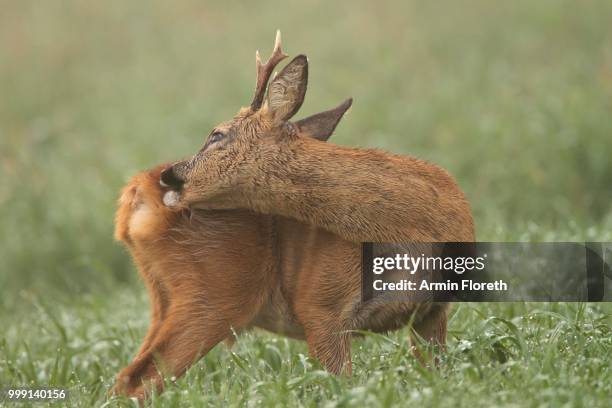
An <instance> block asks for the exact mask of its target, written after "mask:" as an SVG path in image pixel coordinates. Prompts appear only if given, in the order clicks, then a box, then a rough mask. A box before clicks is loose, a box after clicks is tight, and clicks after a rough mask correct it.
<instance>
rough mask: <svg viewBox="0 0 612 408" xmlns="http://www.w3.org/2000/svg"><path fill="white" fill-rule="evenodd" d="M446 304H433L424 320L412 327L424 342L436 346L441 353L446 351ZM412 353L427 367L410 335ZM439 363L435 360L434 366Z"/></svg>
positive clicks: (412, 336) (414, 340)
mask: <svg viewBox="0 0 612 408" xmlns="http://www.w3.org/2000/svg"><path fill="white" fill-rule="evenodd" d="M448 309H449V307H448V304H435V305H433V310H432V311H431V312H430V313H429V314H428V315H427V316H425V318H424V319H423V320H422V321H421V322H419V323H418V324H415V325H414V326H413V329H414V331H415V332H416V333H417V334H418V335H419V336H420V337H422V338H423V339H424V340H425V341H427V342H429V343H430V344H431V345H433V346H438V347H439V348H440V350H441V351H445V350H446V330H447V324H448ZM410 343H411V344H412V347H411V348H412V352H413V354H414V356H415V357H416V358H417V359H418V360H419V362H420V363H421V364H423V365H427V364H426V361H425V359H424V358H423V355H422V353H421V351H420V350H419V345H418V344H417V341H416V339H415V336H414V334H411V335H410ZM438 363H439V361H438V359H437V358H436V359H435V364H436V365H438Z"/></svg>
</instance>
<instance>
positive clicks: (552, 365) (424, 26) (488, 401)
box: [0, 0, 612, 407]
mask: <svg viewBox="0 0 612 408" xmlns="http://www.w3.org/2000/svg"><path fill="white" fill-rule="evenodd" d="M226 3H227V2H221V1H214V2H206V4H204V3H203V2H196V1H187V2H180V3H177V2H172V3H170V2H161V1H155V2H145V1H131V2H125V1H118V0H111V1H107V2H98V3H93V2H85V1H80V2H78V1H54V2H35V1H29V0H28V1H19V2H9V1H3V2H1V3H0V4H1V5H2V13H0V95H2V97H1V98H0V180H1V181H0V185H1V188H0V240H1V241H0V243H1V245H0V328H1V329H0V387H2V386H7V385H13V386H25V385H54V386H64V387H68V388H69V390H70V393H71V405H74V406H91V405H95V406H100V405H103V404H105V401H106V399H105V393H106V390H107V389H108V387H109V386H110V385H111V383H112V381H113V377H114V375H115V374H116V372H117V371H118V370H119V369H120V368H121V367H123V366H125V365H126V364H127V362H128V361H129V359H130V357H131V355H132V353H133V352H134V351H135V350H136V347H137V345H138V342H139V341H140V338H141V337H142V335H143V333H144V330H145V329H146V326H147V319H148V315H147V313H148V308H147V299H146V296H145V294H144V289H143V288H142V287H141V284H140V283H139V281H138V279H137V277H136V272H135V269H134V267H133V266H132V264H131V261H130V259H129V257H128V256H127V253H126V252H125V251H124V250H123V249H122V248H121V247H120V246H119V245H117V244H116V243H114V242H113V241H112V228H113V212H114V209H115V200H116V198H117V194H118V191H119V189H120V187H121V186H122V184H123V183H125V182H126V181H127V179H128V177H129V176H130V175H132V174H134V173H135V172H137V171H139V170H142V169H145V168H148V167H151V166H152V165H154V164H156V163H159V162H164V161H173V160H176V159H178V158H180V157H183V156H186V155H189V154H191V153H193V152H195V151H196V149H198V148H199V147H200V146H201V144H202V142H203V139H204V137H205V136H206V135H207V134H208V131H209V129H210V128H211V127H212V126H213V125H215V124H216V123H217V122H218V121H220V120H223V119H226V118H229V117H230V116H231V115H232V114H234V113H235V112H236V111H237V109H238V108H239V107H240V106H241V105H246V104H248V102H249V101H250V97H251V93H252V89H253V85H254V80H255V78H254V76H255V72H254V71H255V70H254V51H255V49H261V50H262V52H263V53H264V55H267V53H268V52H269V49H270V48H271V46H272V40H273V36H274V30H275V29H276V28H280V29H281V30H282V32H283V44H284V49H285V51H287V52H288V53H290V54H292V55H295V54H298V53H306V54H307V55H308V56H309V58H310V81H309V84H310V86H309V92H308V94H307V97H306V102H305V104H304V107H303V109H302V112H301V113H300V114H298V116H306V115H308V114H311V113H314V112H317V111H320V110H323V109H327V108H329V107H332V106H334V105H335V104H337V103H338V102H340V101H341V100H343V99H344V98H345V97H347V96H353V97H354V99H355V102H354V105H353V109H352V110H351V113H350V115H348V116H347V117H346V118H345V119H344V120H343V123H342V124H341V125H340V127H339V128H338V130H337V134H336V135H335V136H333V141H334V142H335V143H339V144H344V145H352V146H365V147H380V148H384V149H387V150H391V151H394V152H397V153H405V154H412V155H415V156H418V157H421V158H425V159H429V160H431V161H434V162H436V163H438V164H440V165H442V166H444V167H446V168H447V169H449V170H450V171H451V173H453V174H454V175H455V176H456V178H457V180H458V181H459V183H460V184H461V186H462V187H463V188H464V190H465V191H466V193H467V195H468V197H469V199H470V201H471V203H472V206H473V210H474V215H475V221H476V227H477V236H478V239H479V240H482V241H487V240H488V241H572V240H578V241H580V240H599V241H612V188H611V186H612V161H611V160H610V157H612V120H611V118H612V25H610V21H612V2H609V1H605V0H601V1H595V0H588V1H582V2H579V3H577V2H572V1H552V0H550V1H549V0H544V1H538V2H532V1H523V0H520V1H514V2H505V3H502V2H490V1H485V0H461V1H454V2H447V3H446V4H440V3H439V2H418V1H408V2H406V1H397V2H389V3H387V2H376V5H374V4H375V3H373V2H370V1H365V0H363V1H353V2H333V3H332V2H323V1H315V2H309V4H308V5H306V4H304V2H302V3H295V4H293V3H292V4H288V3H282V4H280V3H278V2H272V1H258V2H239V3H236V4H233V5H228V4H226ZM430 3H431V4H430ZM611 325H612V305H610V304H586V305H585V304H462V305H458V306H457V307H456V308H455V310H454V312H453V317H452V320H451V322H450V345H449V351H448V353H447V354H446V355H445V356H442V364H441V368H440V370H438V371H433V372H431V371H425V370H422V369H421V368H420V367H419V366H418V365H417V364H416V363H415V361H414V360H413V359H412V358H411V356H410V355H409V353H407V351H406V348H407V347H406V340H407V332H406V331H405V330H404V331H401V332H397V333H394V334H391V335H389V336H368V337H367V338H365V339H364V340H359V341H355V343H354V348H353V361H354V367H355V374H354V376H353V377H352V378H334V377H331V376H329V375H327V374H326V373H325V372H323V371H322V369H321V367H320V366H319V365H318V364H317V363H316V362H315V361H312V360H310V359H308V358H307V357H306V356H307V353H306V347H305V344H303V343H300V342H295V341H290V340H286V339H284V338H280V337H276V336H272V335H268V334H265V333H259V332H257V333H250V334H246V335H244V336H242V337H241V338H240V341H239V342H238V343H237V345H236V346H235V348H234V349H233V350H231V351H228V350H226V349H224V348H223V347H217V348H216V349H214V350H213V351H212V352H211V353H210V354H209V355H208V356H207V357H206V358H205V359H204V360H203V361H202V362H201V363H199V364H197V365H196V366H195V367H194V368H193V369H192V370H190V371H189V373H188V375H187V376H186V377H184V378H182V379H180V380H179V381H178V382H177V383H176V386H172V387H170V389H169V390H168V392H166V393H165V394H163V395H162V396H161V397H160V398H159V399H158V400H156V401H155V405H159V406H161V405H162V404H163V405H165V404H166V403H172V404H173V405H174V406H192V405H198V404H200V403H202V404H204V403H209V404H211V405H218V406H228V405H229V406H232V405H233V406H236V405H263V406H270V405H276V406H284V405H289V406H293V405H304V406H317V405H323V406H353V405H355V406H358V405H363V404H367V405H368V406H385V407H386V406H394V405H397V406H406V405H408V404H411V405H417V406H419V405H425V406H428V405H429V406H431V405H436V404H439V405H442V406H444V405H453V406H470V407H475V406H561V405H567V406H606V405H607V404H609V398H610V395H612V372H611V369H610V363H611V362H612V355H611V350H612V330H611ZM128 404H129V402H127V401H115V400H111V401H110V402H109V405H111V406H114V405H128ZM0 405H1V403H0Z"/></svg>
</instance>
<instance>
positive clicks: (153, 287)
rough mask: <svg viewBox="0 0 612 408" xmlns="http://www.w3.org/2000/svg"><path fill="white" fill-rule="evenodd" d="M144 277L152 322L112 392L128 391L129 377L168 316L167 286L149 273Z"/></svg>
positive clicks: (118, 377)
mask: <svg viewBox="0 0 612 408" xmlns="http://www.w3.org/2000/svg"><path fill="white" fill-rule="evenodd" d="M143 278H144V280H145V285H146V287H147V291H148V293H149V302H150V303H151V322H150V323H149V328H148V329H147V334H146V335H145V337H144V339H143V340H142V343H141V345H140V347H139V348H138V351H137V352H136V354H135V355H134V358H133V359H132V362H131V363H130V364H129V365H128V366H127V367H125V368H124V369H123V370H121V372H119V374H117V380H116V383H115V386H114V387H113V389H112V390H111V393H123V392H125V391H126V389H125V388H126V387H127V385H128V383H129V379H130V378H132V377H133V376H134V373H133V371H134V369H135V367H137V366H138V362H139V361H141V360H142V358H143V355H144V354H145V353H146V351H147V350H149V348H150V347H151V344H152V343H153V341H154V340H155V338H156V337H157V334H158V333H159V330H160V328H161V326H162V323H163V322H164V320H165V318H166V316H167V312H168V306H169V299H168V293H167V290H166V288H165V287H164V286H163V284H162V283H161V282H160V281H158V280H156V279H154V277H153V276H151V275H149V274H147V273H145V274H143Z"/></svg>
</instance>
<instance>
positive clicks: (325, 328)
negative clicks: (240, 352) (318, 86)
mask: <svg viewBox="0 0 612 408" xmlns="http://www.w3.org/2000/svg"><path fill="white" fill-rule="evenodd" d="M319 119H320V118H319ZM338 119H339V118H338ZM325 122H328V121H325ZM312 124H313V126H314V122H313V123H312ZM319 130H320V128H319ZM326 132H327V131H326ZM165 167H167V166H158V167H157V168H155V169H153V170H151V171H149V172H145V173H141V174H138V175H136V176H135V177H134V178H133V179H132V180H131V181H130V182H129V184H128V185H127V186H126V187H125V188H124V189H123V192H122V194H121V198H120V200H119V208H118V210H117V215H116V221H115V237H116V239H118V240H120V241H122V242H123V243H124V244H125V245H126V246H127V248H128V249H129V251H130V253H131V255H132V257H133V259H134V261H135V263H136V265H137V267H138V270H139V272H140V275H141V277H142V279H143V280H144V282H145V284H146V287H147V289H148V292H149V298H150V302H151V323H150V326H149V329H148V332H147V334H146V336H145V338H144V340H143V342H142V345H141V346H140V349H139V351H138V352H137V353H136V356H135V357H134V359H133V361H132V362H131V363H130V364H129V365H128V366H127V367H126V368H124V369H123V370H122V371H121V372H120V373H119V374H118V376H117V382H116V384H115V386H114V388H113V390H112V392H114V393H125V394H127V395H128V396H131V397H136V398H138V399H139V400H141V401H142V400H144V399H145V398H146V397H147V395H148V394H149V393H150V392H151V391H152V390H157V391H161V390H162V389H163V385H164V382H163V377H162V373H164V374H168V375H171V376H180V375H182V374H183V373H184V372H185V371H186V370H187V368H188V367H189V366H190V365H191V364H193V363H194V362H195V361H197V359H199V358H200V357H202V356H203V355H205V354H206V353H207V352H208V351H209V350H210V349H211V348H213V347H214V346H215V345H216V344H217V343H219V342H220V341H222V340H224V339H228V338H231V337H232V334H233V332H234V330H235V331H240V330H244V329H247V328H249V327H252V326H257V327H261V328H264V329H267V330H269V331H272V332H276V333H280V334H284V335H287V336H290V337H293V338H297V339H305V340H306V342H307V344H308V349H309V352H310V354H311V355H312V356H313V357H315V358H317V359H318V360H319V361H320V362H321V363H322V364H323V365H324V366H325V368H326V369H327V370H329V371H330V372H332V373H334V374H340V373H346V374H350V373H351V357H350V343H351V337H352V331H354V330H372V331H376V332H384V331H388V330H394V329H398V328H400V327H402V326H404V325H406V324H407V323H409V322H411V321H412V323H413V329H414V331H415V332H416V333H418V334H419V336H421V337H422V338H424V339H426V340H428V341H429V342H431V343H432V344H437V345H439V346H441V347H444V344H445V339H446V323H447V307H446V305H445V304H435V303H419V302H418V301H414V300H410V299H407V298H402V299H401V300H397V299H395V298H392V297H391V296H389V297H387V298H386V299H385V298H383V297H377V298H375V299H373V300H370V301H362V299H361V245H360V244H359V243H355V242H351V241H347V240H344V239H341V238H340V237H338V236H337V235H335V234H333V233H331V232H328V231H326V230H323V229H317V228H315V227H312V226H308V225H305V224H302V223H299V222H297V221H294V220H291V219H287V218H283V217H278V216H266V215H260V214H256V213H253V212H250V211H246V210H188V209H177V208H168V207H166V206H165V205H164V204H163V202H162V200H163V197H164V194H165V193H166V192H167V189H165V188H163V187H162V186H160V184H159V177H160V172H161V171H162V170H163V169H164V168H165ZM413 250H414V251H417V250H418V251H420V249H417V248H416V247H413ZM411 341H414V338H413V337H411ZM413 350H414V351H415V353H416V354H417V357H419V355H418V353H417V349H416V348H413Z"/></svg>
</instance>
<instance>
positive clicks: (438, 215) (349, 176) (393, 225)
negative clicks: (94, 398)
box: [162, 41, 475, 242]
mask: <svg viewBox="0 0 612 408" xmlns="http://www.w3.org/2000/svg"><path fill="white" fill-rule="evenodd" d="M277 44H278V41H277ZM276 50H277V47H275V51H276ZM307 81H308V61H307V59H306V57H304V56H298V57H296V58H295V59H294V60H293V61H291V62H290V63H289V64H288V65H287V66H286V67H285V68H284V69H283V70H282V71H281V72H280V74H279V75H277V76H276V77H275V78H274V79H272V81H271V83H270V85H269V86H268V97H267V99H266V103H265V104H264V105H263V106H262V107H261V108H258V109H257V110H255V109H254V108H253V107H252V106H251V107H250V108H246V109H242V110H240V112H239V113H238V114H237V115H236V116H235V117H234V118H233V119H232V120H230V121H228V122H224V123H222V124H220V125H219V126H217V127H216V128H215V129H214V130H213V132H212V134H214V135H215V138H217V139H220V140H217V139H209V141H208V142H207V143H206V144H205V145H204V147H203V148H202V149H201V150H200V151H199V152H198V153H197V154H196V155H194V156H193V157H192V158H191V159H190V160H188V161H183V162H179V163H176V164H175V165H173V166H172V169H171V170H170V171H169V172H168V173H167V174H166V175H167V176H168V175H170V173H171V174H172V176H173V177H166V179H167V180H171V181H172V182H173V184H174V185H172V186H171V187H173V188H174V189H175V190H176V191H177V193H179V194H180V199H179V200H178V202H177V203H176V204H177V205H182V206H188V207H198V208H211V209H219V208H228V209H236V208H243V209H249V210H253V211H257V212H260V213H264V214H273V215H281V216H284V217H288V218H293V219H296V220H298V221H301V222H304V223H307V224H309V225H313V226H315V227H318V228H324V229H327V230H329V231H331V232H334V233H336V234H338V235H339V236H341V237H342V238H344V239H347V240H350V241H355V242H360V241H377V242H414V241H420V242H434V241H462V242H471V241H474V239H475V237H474V226H473V222H472V213H471V210H470V206H469V204H468V202H467V200H466V199H465V196H464V194H463V192H462V191H461V189H460V188H459V186H458V185H457V183H456V182H455V180H454V179H453V178H452V177H451V176H450V175H449V174H448V173H447V172H446V171H445V170H443V169H442V168H440V167H438V166H436V165H434V164H431V163H428V162H426V161H423V160H418V159H415V158H412V157H409V156H399V155H393V154H390V153H386V152H383V151H379V150H371V149H370V150H367V149H357V148H349V147H341V146H335V145H332V144H328V143H323V142H322V141H321V140H316V139H317V136H316V135H317V133H319V131H321V133H324V134H329V133H331V131H333V128H334V127H335V125H336V123H337V122H338V121H339V119H340V118H341V117H342V114H343V113H344V111H345V110H346V109H347V108H348V106H350V102H349V103H348V105H346V107H344V108H343V109H340V111H339V112H341V113H339V114H338V113H336V114H333V112H334V110H332V111H329V112H326V113H324V114H320V115H314V116H311V117H309V118H306V119H303V120H301V121H298V122H297V123H292V122H289V119H290V118H291V116H292V115H293V114H294V113H295V112H296V111H297V109H299V107H300V106H301V105H302V102H303V99H304V95H305V92H306V84H307ZM259 83H260V81H259V78H258V84H259ZM260 88H261V87H258V90H260ZM291 90H293V91H291ZM297 90H299V91H297ZM343 105H344V104H343ZM343 105H341V106H340V107H343ZM330 113H332V115H331V116H330V115H329V114H330ZM330 125H333V126H330ZM329 129H331V131H329ZM323 130H325V132H323ZM313 135H314V137H312V136H313ZM213 140H214V142H213ZM163 179H164V177H162V180H163Z"/></svg>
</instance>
